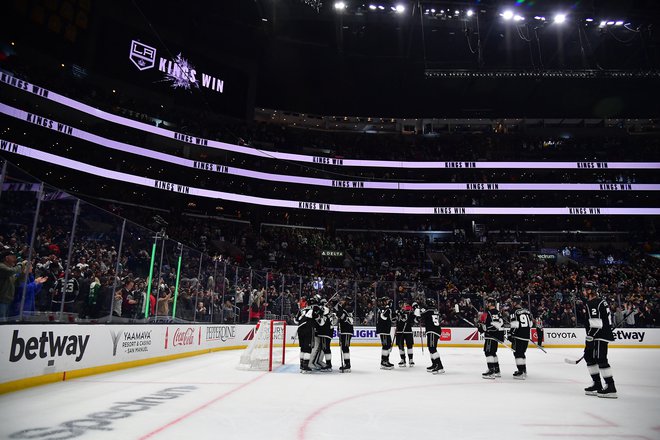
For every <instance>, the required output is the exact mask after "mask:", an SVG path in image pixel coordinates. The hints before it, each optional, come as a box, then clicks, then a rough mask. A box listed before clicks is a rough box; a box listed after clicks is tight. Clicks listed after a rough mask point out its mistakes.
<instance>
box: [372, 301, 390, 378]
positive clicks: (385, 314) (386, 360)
mask: <svg viewBox="0 0 660 440" xmlns="http://www.w3.org/2000/svg"><path fill="white" fill-rule="evenodd" d="M391 302H392V300H390V299H389V298H388V297H386V296H383V297H381V298H380V299H379V300H378V318H377V319H376V333H377V334H378V336H379V337H380V344H381V345H382V347H383V348H382V351H381V354H380V368H381V369H382V370H391V369H393V368H394V365H393V364H391V363H390V352H391V351H392V309H391V308H390V303H391Z"/></svg>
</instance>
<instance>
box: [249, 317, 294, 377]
mask: <svg viewBox="0 0 660 440" xmlns="http://www.w3.org/2000/svg"><path fill="white" fill-rule="evenodd" d="M285 353H286V321H276V320H268V319H262V320H261V321H259V322H258V323H257V326H256V327H255V329H254V337H253V338H252V340H251V341H250V343H249V344H248V346H247V348H245V350H244V351H243V354H241V360H240V362H239V364H238V367H239V368H241V369H244V370H262V371H273V368H276V367H278V366H279V365H284V362H285Z"/></svg>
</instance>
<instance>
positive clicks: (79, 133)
mask: <svg viewBox="0 0 660 440" xmlns="http://www.w3.org/2000/svg"><path fill="white" fill-rule="evenodd" d="M0 113H2V114H5V115H7V116H11V117H14V118H17V119H20V120H22V121H25V122H29V123H31V124H35V125H38V126H40V127H44V128H48V129H50V130H53V131H56V132H58V133H62V134H65V135H68V136H72V137H74V138H77V139H81V140H84V141H87V142H91V143H93V144H95V145H100V146H102V147H106V148H110V149H113V150H116V151H122V152H124V153H130V154H136V155H138V156H142V157H147V158H149V159H155V160H162V161H164V162H167V163H170V164H176V165H181V166H184V167H187V168H193V169H196V170H204V171H211V172H215V173H222V174H229V175H233V176H241V177H247V178H250V179H259V180H267V181H270V182H284V183H296V184H301V185H315V186H325V187H333V188H348V189H382V190H451V191H660V184H656V185H654V184H636V183H634V184H631V183H409V182H369V181H363V180H332V179H318V178H314V177H302V176H290V175H286V174H274V173H264V172H261V171H253V170H246V169H243V168H236V167H229V166H227V165H221V164H216V163H209V162H200V161H196V160H190V159H185V158H182V157H179V156H174V155H171V154H167V153H161V152H159V151H154V150H149V149H146V148H141V147H137V146H134V145H130V144H126V143H123V142H119V141H114V140H111V139H108V138H105V137H102V136H98V135H95V134H92V133H88V132H86V131H84V130H79V129H77V128H74V127H72V126H70V125H66V124H62V123H61V122H57V121H55V120H53V119H48V118H44V117H43V116H39V115H36V114H34V113H29V112H26V111H23V110H19V109H17V108H14V107H11V106H9V105H6V104H2V103H0Z"/></svg>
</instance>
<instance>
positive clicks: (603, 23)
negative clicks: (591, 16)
mask: <svg viewBox="0 0 660 440" xmlns="http://www.w3.org/2000/svg"><path fill="white" fill-rule="evenodd" d="M606 25H607V22H606V21H605V20H603V21H601V22H600V24H599V25H598V27H599V28H604V27H605V26H606Z"/></svg>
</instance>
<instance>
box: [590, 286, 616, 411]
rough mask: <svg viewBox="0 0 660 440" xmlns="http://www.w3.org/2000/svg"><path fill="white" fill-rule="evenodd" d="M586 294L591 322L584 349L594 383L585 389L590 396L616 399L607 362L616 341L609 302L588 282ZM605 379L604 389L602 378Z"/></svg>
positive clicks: (612, 379) (610, 370)
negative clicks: (610, 344) (610, 346)
mask: <svg viewBox="0 0 660 440" xmlns="http://www.w3.org/2000/svg"><path fill="white" fill-rule="evenodd" d="M584 294H585V296H586V297H587V304H586V305H587V310H588V312H587V314H588V316H589V320H588V321H587V322H586V329H587V338H586V344H585V348H584V360H585V361H586V362H587V368H588V369H589V374H590V375H591V379H592V380H593V383H592V384H591V386H590V387H587V388H585V389H584V392H585V394H586V395H588V396H596V395H597V396H598V397H607V398H610V399H616V398H617V395H616V387H615V386H614V378H613V377H612V369H611V368H610V364H609V362H608V361H607V346H608V344H609V343H610V342H612V341H614V335H613V334H612V326H611V323H610V307H609V305H608V304H607V301H605V300H604V299H602V298H600V297H599V296H598V291H597V290H596V286H595V285H594V284H593V283H590V282H587V283H586V284H585V286H584ZM601 375H602V376H603V379H605V388H603V386H602V384H601V381H600V376H601Z"/></svg>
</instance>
